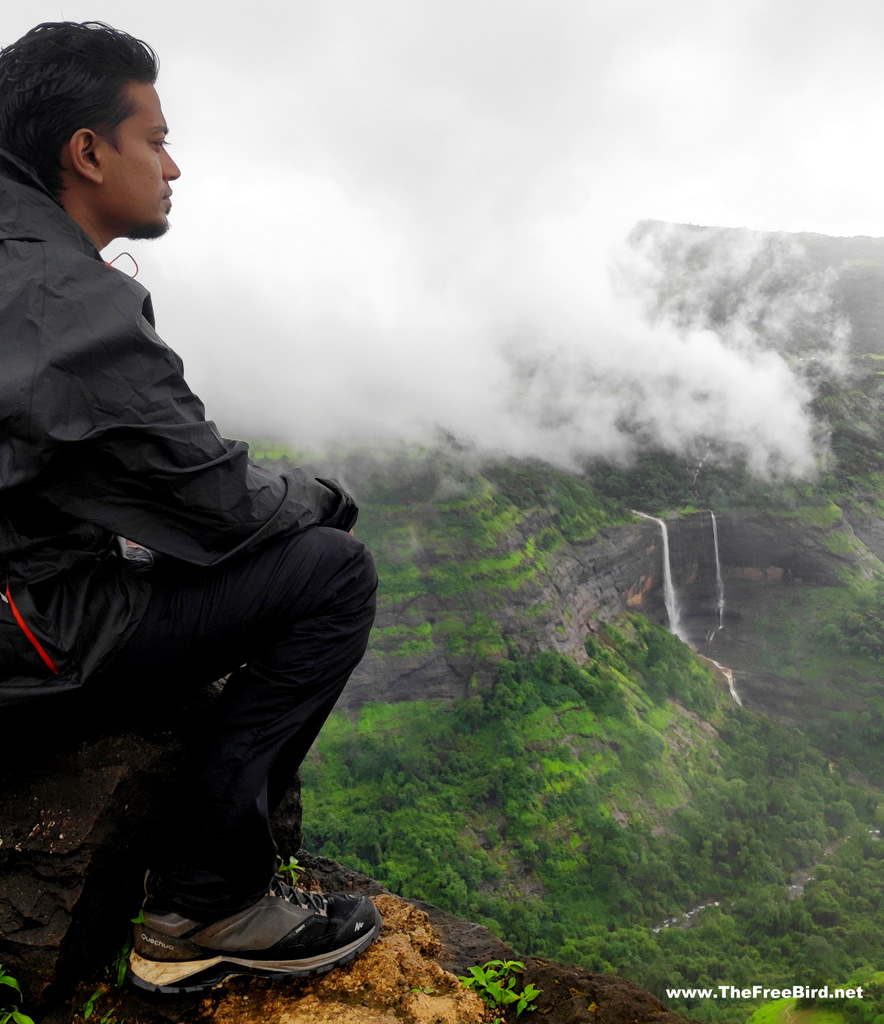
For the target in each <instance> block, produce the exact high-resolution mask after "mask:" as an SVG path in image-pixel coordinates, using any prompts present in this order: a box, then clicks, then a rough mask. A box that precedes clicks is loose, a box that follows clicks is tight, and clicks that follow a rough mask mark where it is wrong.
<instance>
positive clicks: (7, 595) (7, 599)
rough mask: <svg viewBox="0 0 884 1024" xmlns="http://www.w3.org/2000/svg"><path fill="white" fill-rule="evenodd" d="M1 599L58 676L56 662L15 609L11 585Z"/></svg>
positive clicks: (46, 663)
mask: <svg viewBox="0 0 884 1024" xmlns="http://www.w3.org/2000/svg"><path fill="white" fill-rule="evenodd" d="M0 597H2V598H3V600H4V601H5V602H6V604H8V605H9V607H10V608H11V609H12V614H13V615H14V616H15V621H16V622H17V623H18V624H19V626H21V630H22V632H23V633H24V635H25V636H26V637H27V638H28V640H30V641H31V643H32V644H33V645H34V650H35V651H36V652H37V654H39V655H40V657H41V658H42V659H43V663H44V664H45V665H46V666H47V667H48V668H49V669H50V670H51V672H52V674H53V675H56V676H57V675H58V669H57V668H56V667H55V662H54V661H53V660H52V658H50V657H49V655H48V654H47V653H46V651H45V650H44V649H43V645H42V644H41V643H40V641H39V640H38V639H37V638H36V637H35V636H34V634H33V633H32V632H31V630H30V629H29V628H28V624H27V623H26V622H25V620H24V619H23V618H22V616H21V612H20V611H19V610H18V608H16V607H15V602H14V601H13V600H12V594H10V593H9V584H8V583H7V584H6V593H5V594H0Z"/></svg>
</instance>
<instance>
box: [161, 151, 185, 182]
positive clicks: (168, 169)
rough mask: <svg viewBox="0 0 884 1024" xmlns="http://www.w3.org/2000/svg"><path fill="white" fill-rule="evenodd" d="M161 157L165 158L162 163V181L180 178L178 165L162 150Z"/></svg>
mask: <svg viewBox="0 0 884 1024" xmlns="http://www.w3.org/2000/svg"><path fill="white" fill-rule="evenodd" d="M163 156H164V157H165V158H166V159H165V161H164V163H163V180H164V181H174V180H175V179H176V178H180V177H181V171H180V170H179V169H178V164H176V163H175V161H174V160H173V159H172V158H171V157H170V156H169V154H168V153H167V152H166V151H165V150H164V151H163Z"/></svg>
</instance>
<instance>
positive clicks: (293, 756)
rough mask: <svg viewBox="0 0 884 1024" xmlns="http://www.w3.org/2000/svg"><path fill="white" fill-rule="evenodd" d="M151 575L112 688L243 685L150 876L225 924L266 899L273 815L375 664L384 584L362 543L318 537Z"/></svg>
mask: <svg viewBox="0 0 884 1024" xmlns="http://www.w3.org/2000/svg"><path fill="white" fill-rule="evenodd" d="M151 576H152V581H153V593H152V597H151V601H150V605H149V607H148V609H147V612H146V614H145V616H144V618H143V620H142V622H141V624H140V625H139V627H138V629H137V630H136V632H135V633H134V634H133V636H132V638H131V639H130V640H129V642H128V643H127V644H126V646H125V648H124V649H123V650H122V651H121V652H120V653H119V654H118V655H117V656H115V657H114V659H113V662H112V663H111V664H110V665H108V666H106V667H103V669H102V672H101V679H103V680H110V679H116V680H117V681H118V682H119V681H120V680H126V681H127V684H129V685H131V684H133V683H138V682H139V681H143V682H144V683H145V684H148V683H151V682H152V683H153V684H154V686H151V687H148V686H145V689H144V693H145V699H150V697H149V696H148V695H149V694H150V693H151V692H156V689H155V687H156V684H157V682H162V681H166V682H169V683H171V684H172V685H174V686H176V687H177V686H179V685H180V686H187V685H193V684H195V683H199V682H210V681H212V680H214V679H218V678H220V677H222V676H224V675H226V674H227V673H232V674H231V676H230V678H229V680H228V681H227V684H226V686H225V687H224V690H223V692H222V694H221V696H220V697H219V699H218V700H217V701H216V702H215V704H214V705H213V707H212V709H211V711H210V712H209V714H208V718H207V721H206V723H205V728H204V730H203V731H202V733H201V735H200V738H199V739H198V741H197V742H196V744H195V747H194V750H193V752H192V756H191V758H190V764H189V768H188V769H187V771H186V776H185V779H184V782H183V786H182V792H181V793H180V797H181V802H180V805H179V807H178V808H177V809H170V813H171V815H172V821H173V822H174V828H173V830H172V832H171V835H170V838H169V839H167V840H166V843H165V845H166V848H165V849H164V851H163V853H162V856H161V860H160V863H158V864H155V865H152V868H153V871H152V876H151V891H152V892H154V894H155V895H157V896H158V897H160V898H161V899H162V900H163V901H164V902H166V901H168V902H170V903H172V904H173V905H174V907H175V908H176V909H177V910H179V911H180V912H181V913H183V914H184V915H185V916H188V917H194V918H206V917H220V916H226V915H227V914H231V913H234V912H236V911H238V910H241V909H244V908H245V907H247V906H249V905H251V904H252V903H254V902H256V901H257V900H258V899H260V897H261V896H262V895H263V894H264V893H265V892H266V891H267V887H268V885H269V882H270V879H271V878H272V876H273V873H274V871H275V868H276V847H275V845H274V842H273V838H272V836H271V834H270V826H269V822H268V814H269V812H268V806H271V807H272V806H273V804H274V803H275V802H276V800H278V799H279V798H281V796H282V794H283V792H284V791H285V789H286V787H287V785H288V784H289V783H290V781H291V779H292V778H293V776H294V773H295V771H296V770H297V768H298V766H299V765H300V763H301V761H302V760H303V758H304V757H305V755H306V754H307V751H308V750H309V748H310V745H311V744H312V743H313V741H314V739H315V738H316V735H317V733H318V732H319V729H320V727H321V726H322V724H323V722H324V721H325V719H326V717H327V716H328V714H329V712H330V711H331V709H332V707H333V706H334V703H335V701H336V700H337V699H338V697H339V696H340V694H341V691H342V690H343V688H344V684H345V683H346V682H347V679H348V678H349V676H350V673H351V672H352V671H353V669H354V668H355V667H356V665H357V664H358V663H359V660H360V659H361V658H362V655H363V654H364V652H365V647H366V644H367V643H368V634H369V631H370V629H371V625H372V621H373V619H374V613H375V590H376V588H377V575H376V573H375V569H374V564H373V562H372V559H371V555H370V554H369V553H368V551H367V550H366V548H365V547H364V546H363V545H362V544H361V543H360V542H359V541H358V540H356V539H355V538H354V537H352V536H350V535H349V534H346V533H343V532H342V531H340V530H332V529H327V528H324V527H314V528H312V529H308V530H306V531H304V532H303V533H299V534H296V535H294V536H291V537H283V538H280V539H279V540H276V541H271V542H269V543H268V544H267V545H265V546H264V547H262V548H260V549H259V550H258V551H257V552H256V553H254V554H250V555H247V556H244V557H239V558H237V559H234V560H231V561H230V562H228V563H224V564H222V565H220V566H216V567H214V568H210V569H205V568H196V567H193V566H189V565H185V564H183V563H181V562H174V561H163V560H162V559H161V560H160V561H159V562H158V564H157V565H156V567H155V568H154V569H153V570H152V571H151ZM100 682H101V680H99V681H98V684H99V685H100ZM160 689H161V687H160ZM268 792H269V795H268Z"/></svg>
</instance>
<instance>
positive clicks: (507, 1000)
mask: <svg viewBox="0 0 884 1024" xmlns="http://www.w3.org/2000/svg"><path fill="white" fill-rule="evenodd" d="M524 970H525V965H524V964H523V963H520V962H519V961H518V960H489V961H488V963H485V964H482V966H481V967H471V968H470V977H464V976H462V975H461V976H460V977H459V978H458V981H460V982H461V984H462V985H464V987H466V988H471V989H472V990H473V991H474V992H475V993H476V995H478V996H479V997H480V998H481V999H482V1000H483V1002H485V1003H486V1005H488V1006H490V1007H491V1009H492V1010H504V1011H505V1010H506V1009H507V1008H508V1007H511V1006H513V1005H515V1009H516V1014H517V1015H518V1014H520V1013H522V1012H523V1011H524V1010H536V1009H537V1006H536V1005H535V1004H534V1003H533V1002H532V1000H534V999H536V998H537V997H538V996H539V995H540V989H539V988H536V987H535V986H534V985H533V984H528V985H526V986H525V988H524V989H522V991H521V992H516V991H515V985H516V975H517V974H518V973H519V972H520V971H524ZM494 1020H495V1024H501V1022H502V1021H503V1018H502V1017H495V1019H494Z"/></svg>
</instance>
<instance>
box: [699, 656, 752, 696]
mask: <svg viewBox="0 0 884 1024" xmlns="http://www.w3.org/2000/svg"><path fill="white" fill-rule="evenodd" d="M700 657H701V658H702V659H703V660H704V661H708V662H709V664H710V665H714V666H715V667H716V668H717V669H718V671H719V672H721V674H722V675H723V676H724V678H725V679H726V680H727V689H728V693H729V694H730V695H731V700H732V701H733V702H734V704H738V705H739V706H740V707H742V706H743V702H742V700H740V695H739V694H738V693H737V688H736V686H734V673H733V671H732V670H731V669H729V668H726V667H725V666H724V665H720V664H719V663H718V662H717V661H716V660H715V659H714V658H710V657H707V655H705V654H701V655H700Z"/></svg>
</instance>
